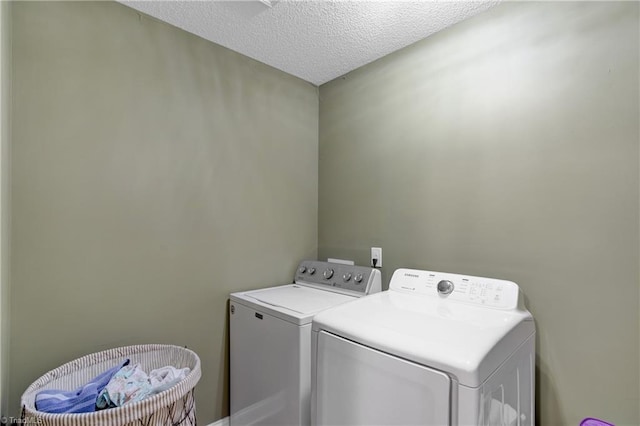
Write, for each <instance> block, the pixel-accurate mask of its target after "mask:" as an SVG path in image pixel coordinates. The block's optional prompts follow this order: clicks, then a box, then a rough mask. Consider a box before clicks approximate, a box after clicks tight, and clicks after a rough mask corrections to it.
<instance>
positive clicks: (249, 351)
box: [229, 261, 381, 426]
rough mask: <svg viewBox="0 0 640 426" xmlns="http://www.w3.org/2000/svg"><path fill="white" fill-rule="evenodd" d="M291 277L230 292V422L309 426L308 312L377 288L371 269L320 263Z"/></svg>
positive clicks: (307, 265) (306, 266)
mask: <svg viewBox="0 0 640 426" xmlns="http://www.w3.org/2000/svg"><path fill="white" fill-rule="evenodd" d="M294 282H295V284H289V285H282V286H277V287H270V288H265V289H261V290H254V291H247V292H241V293H233V294H231V304H230V308H229V315H230V320H229V322H230V362H229V363H230V408H231V414H230V424H231V425H232V426H236V425H243V426H245V425H258V424H259V425H274V426H275V425H277V426H293V425H295V426H298V425H308V424H309V423H310V420H311V418H310V394H311V320H312V318H313V316H314V315H315V314H317V313H318V312H320V311H322V310H324V309H327V308H330V307H333V306H337V305H341V304H344V303H346V302H350V301H353V300H356V299H358V298H360V297H362V296H364V295H367V294H370V293H376V292H379V291H380V289H381V279H380V271H378V270H376V269H373V268H367V267H362V266H352V265H342V264H337V263H328V262H319V261H304V262H302V263H301V264H300V266H299V267H298V269H297V272H296V274H295V279H294Z"/></svg>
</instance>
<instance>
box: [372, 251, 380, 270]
mask: <svg viewBox="0 0 640 426" xmlns="http://www.w3.org/2000/svg"><path fill="white" fill-rule="evenodd" d="M373 259H376V260H377V261H376V264H375V267H376V268H382V248H380V247H371V266H374V265H373Z"/></svg>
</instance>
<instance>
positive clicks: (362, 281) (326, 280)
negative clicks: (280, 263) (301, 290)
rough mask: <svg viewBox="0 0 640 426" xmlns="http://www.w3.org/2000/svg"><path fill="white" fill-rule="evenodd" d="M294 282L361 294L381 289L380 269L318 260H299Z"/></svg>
mask: <svg viewBox="0 0 640 426" xmlns="http://www.w3.org/2000/svg"><path fill="white" fill-rule="evenodd" d="M295 282H296V284H306V285H311V286H313V287H319V288H325V289H327V290H334V291H336V290H337V291H342V292H345V293H349V294H355V295H361V296H364V295H367V294H371V293H377V292H379V291H381V290H382V280H381V276H380V271H379V270H377V269H375V268H370V267H367V266H355V265H343V264H341V263H330V262H321V261H318V260H305V261H303V262H301V263H300V265H299V266H298V269H297V270H296V276H295Z"/></svg>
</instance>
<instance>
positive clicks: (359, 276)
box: [353, 274, 364, 283]
mask: <svg viewBox="0 0 640 426" xmlns="http://www.w3.org/2000/svg"><path fill="white" fill-rule="evenodd" d="M362 278H364V277H363V276H362V274H356V276H355V277H354V278H353V280H354V281H355V282H357V283H361V282H362Z"/></svg>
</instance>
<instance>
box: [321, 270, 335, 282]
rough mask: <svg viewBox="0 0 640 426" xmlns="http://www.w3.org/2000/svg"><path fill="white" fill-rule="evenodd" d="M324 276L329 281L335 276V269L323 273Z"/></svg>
mask: <svg viewBox="0 0 640 426" xmlns="http://www.w3.org/2000/svg"><path fill="white" fill-rule="evenodd" d="M322 276H323V277H325V279H327V280H328V279H329V278H331V277H332V276H333V269H327V270H325V271H324V272H323V273H322Z"/></svg>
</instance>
